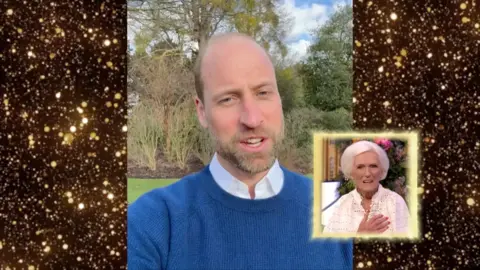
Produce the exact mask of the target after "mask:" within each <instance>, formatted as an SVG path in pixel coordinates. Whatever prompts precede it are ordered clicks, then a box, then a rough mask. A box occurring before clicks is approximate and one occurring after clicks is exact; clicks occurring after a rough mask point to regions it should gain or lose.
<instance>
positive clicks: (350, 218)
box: [325, 185, 410, 234]
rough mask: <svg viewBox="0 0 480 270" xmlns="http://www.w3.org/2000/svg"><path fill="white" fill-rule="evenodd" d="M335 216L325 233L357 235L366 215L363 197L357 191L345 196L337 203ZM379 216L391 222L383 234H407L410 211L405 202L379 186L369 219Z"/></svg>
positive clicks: (400, 197)
mask: <svg viewBox="0 0 480 270" xmlns="http://www.w3.org/2000/svg"><path fill="white" fill-rule="evenodd" d="M334 207H335V209H334V210H333V214H332V216H331V217H330V219H329V220H328V222H327V226H326V227H325V232H333V233H355V232H357V230H358V226H359V225H360V222H361V221H362V219H363V216H364V215H365V209H364V208H363V207H362V197H361V195H360V193H358V191H357V189H354V190H352V191H351V192H349V193H348V194H345V195H344V196H342V198H340V200H339V201H338V202H336V203H335V206H334ZM377 214H382V215H384V216H387V217H388V220H389V221H390V222H391V223H390V225H389V228H388V229H387V230H386V231H385V232H384V233H383V234H391V233H407V232H408V219H409V216H410V215H409V211H408V207H407V204H406V203H405V200H404V199H403V198H402V196H400V195H399V194H397V193H396V192H394V191H391V190H389V189H386V188H384V187H382V185H379V187H378V191H377V192H376V193H375V195H373V197H372V203H371V207H370V214H369V217H368V218H369V219H370V218H371V217H372V216H374V215H377Z"/></svg>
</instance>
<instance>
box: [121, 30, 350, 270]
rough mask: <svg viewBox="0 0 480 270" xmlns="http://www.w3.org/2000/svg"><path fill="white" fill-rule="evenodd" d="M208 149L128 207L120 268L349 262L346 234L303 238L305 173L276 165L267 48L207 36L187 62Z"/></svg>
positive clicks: (275, 110)
mask: <svg viewBox="0 0 480 270" xmlns="http://www.w3.org/2000/svg"><path fill="white" fill-rule="evenodd" d="M195 76H196V78H195V79H196V83H197V97H196V100H195V105H196V109H197V116H198V119H199V121H200V123H201V124H202V126H203V127H205V128H206V129H208V131H209V134H210V135H211V138H212V141H213V144H214V147H215V150H216V153H215V155H214V156H213V159H212V161H211V163H210V164H209V165H208V166H207V167H205V168H204V169H203V170H202V171H200V172H198V173H195V174H192V175H188V176H186V177H184V178H182V179H181V180H179V181H178V182H176V183H174V184H172V185H170V186H168V187H165V188H160V189H156V190H153V191H150V192H148V193H146V194H144V195H143V196H141V197H140V198H139V199H137V201H135V202H134V203H133V204H132V205H130V206H129V208H128V269H130V270H149V269H152V270H153V269H155V270H160V269H165V270H166V269H248V270H250V269H352V268H353V258H352V257H353V250H352V249H353V247H352V246H353V245H352V241H351V240H333V239H328V240H312V239H311V230H312V226H311V219H312V218H311V216H312V196H313V191H312V183H311V182H312V181H311V180H310V179H308V178H306V177H304V176H302V175H299V174H296V173H294V172H291V171H289V170H287V169H285V168H284V167H282V166H280V165H279V163H278V161H277V159H276V156H277V152H278V148H279V145H280V144H281V141H282V138H283V129H284V124H283V113H282V102H281V99H280V95H279V92H278V89H277V83H276V79H275V71H274V67H273V65H272V63H271V61H270V58H269V56H268V55H267V53H266V52H265V51H264V50H263V49H262V47H261V46H259V45H258V44H257V43H256V42H255V41H254V40H252V39H251V38H249V37H247V36H244V35H241V34H238V33H237V34H235V33H230V34H224V35H220V36H215V37H213V38H212V39H210V40H209V41H208V44H207V45H206V46H205V47H204V48H203V49H202V51H201V52H200V54H199V56H198V59H197V64H196V67H195Z"/></svg>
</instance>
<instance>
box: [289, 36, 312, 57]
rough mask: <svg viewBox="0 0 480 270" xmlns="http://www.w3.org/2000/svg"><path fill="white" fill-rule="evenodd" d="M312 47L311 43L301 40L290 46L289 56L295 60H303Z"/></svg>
mask: <svg viewBox="0 0 480 270" xmlns="http://www.w3.org/2000/svg"><path fill="white" fill-rule="evenodd" d="M310 45H311V41H308V40H305V39H301V40H298V41H296V42H292V43H290V44H288V48H289V52H288V53H289V56H290V57H292V59H295V60H297V61H298V60H302V59H303V58H304V57H305V55H306V54H307V49H308V47H309V46H310Z"/></svg>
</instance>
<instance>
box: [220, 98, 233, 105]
mask: <svg viewBox="0 0 480 270" xmlns="http://www.w3.org/2000/svg"><path fill="white" fill-rule="evenodd" d="M230 101H232V98H231V97H228V98H224V99H221V100H220V101H219V103H220V104H224V103H228V102H230Z"/></svg>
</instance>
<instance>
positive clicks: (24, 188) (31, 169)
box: [0, 0, 127, 269]
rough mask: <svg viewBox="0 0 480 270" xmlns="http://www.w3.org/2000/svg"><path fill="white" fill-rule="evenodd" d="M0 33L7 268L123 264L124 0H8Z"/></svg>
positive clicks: (1, 255) (0, 259) (2, 263)
mask: <svg viewBox="0 0 480 270" xmlns="http://www.w3.org/2000/svg"><path fill="white" fill-rule="evenodd" d="M0 40H1V43H2V44H1V46H0V67H1V69H0V102H1V104H0V120H1V124H0V197H1V199H0V269H122V268H123V269H124V268H125V264H126V250H125V249H126V248H125V246H126V243H125V242H126V233H125V231H126V228H125V224H126V222H125V219H126V218H125V215H126V213H125V212H126V177H125V173H126V124H127V121H126V114H127V113H126V110H127V102H126V99H127V97H126V53H125V52H126V51H127V48H126V44H127V42H126V5H125V1H112V0H111V1H103V2H102V1H83V0H75V1H74V0H69V1H45V0H44V1H30V0H29V1H0ZM108 104H109V105H110V106H108Z"/></svg>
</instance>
